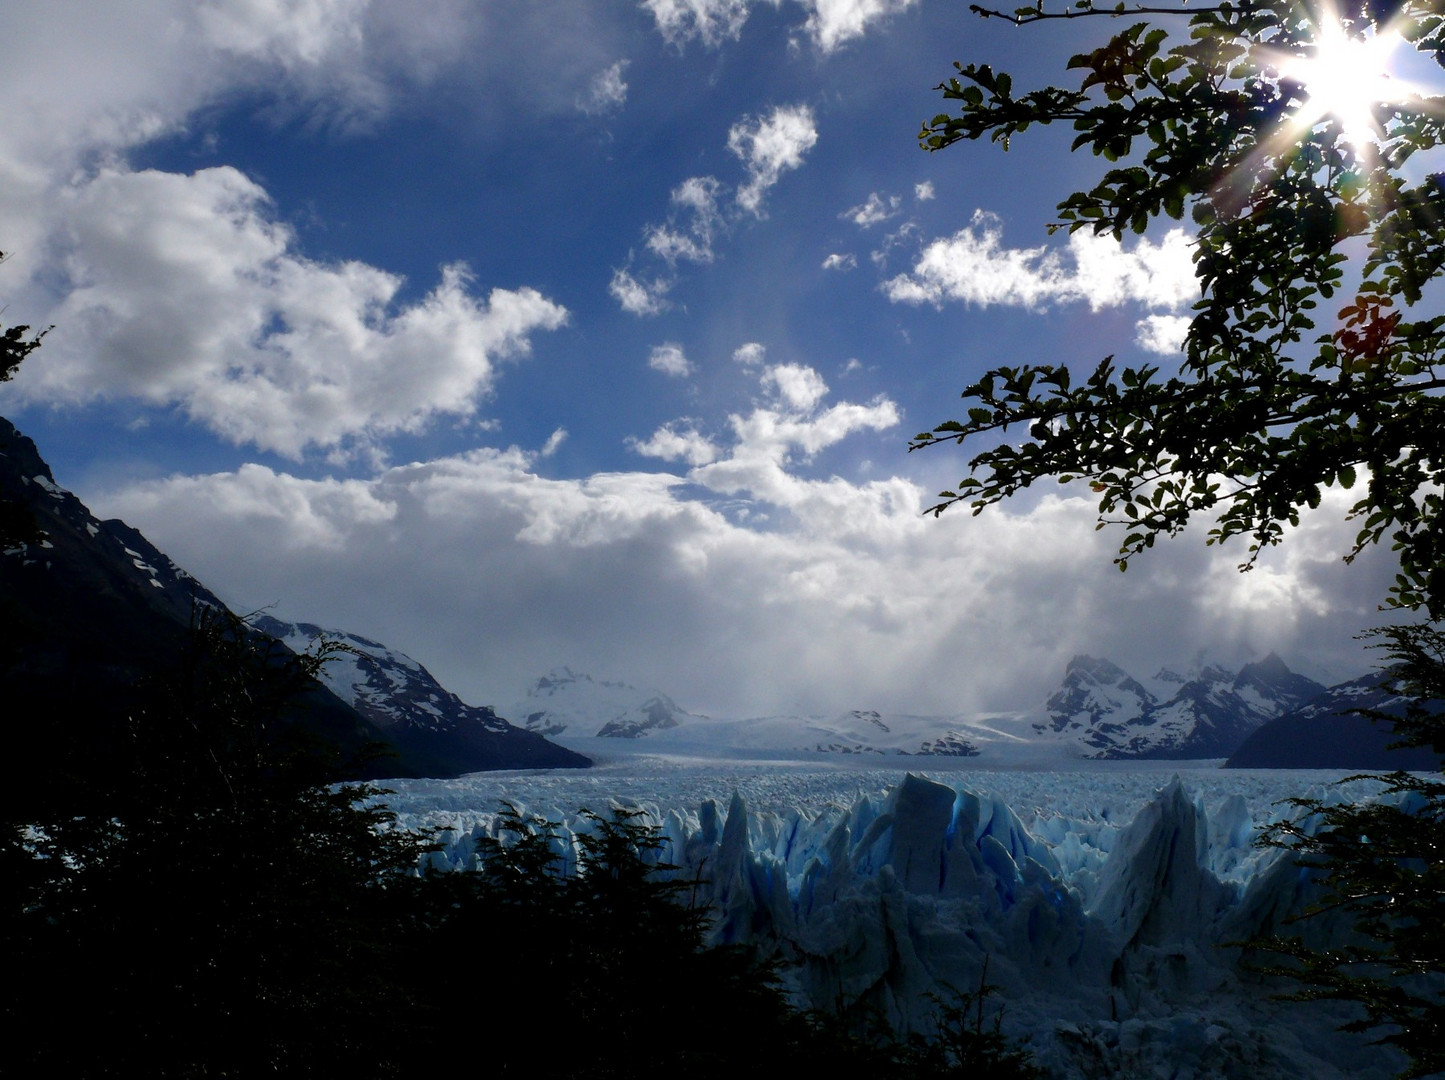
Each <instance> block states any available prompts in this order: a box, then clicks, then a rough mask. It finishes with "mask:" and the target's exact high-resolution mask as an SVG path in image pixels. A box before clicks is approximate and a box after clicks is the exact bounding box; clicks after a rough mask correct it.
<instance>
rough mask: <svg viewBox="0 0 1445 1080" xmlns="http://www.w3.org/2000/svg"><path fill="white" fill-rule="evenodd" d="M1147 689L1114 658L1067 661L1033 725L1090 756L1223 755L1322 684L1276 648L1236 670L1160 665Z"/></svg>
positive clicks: (1216, 666)
mask: <svg viewBox="0 0 1445 1080" xmlns="http://www.w3.org/2000/svg"><path fill="white" fill-rule="evenodd" d="M1154 683H1155V686H1156V688H1158V689H1159V690H1160V692H1161V694H1168V695H1169V696H1168V697H1167V699H1161V698H1160V697H1159V696H1156V695H1154V694H1151V693H1150V692H1149V691H1148V690H1146V689H1145V688H1144V687H1143V685H1141V684H1140V683H1139V682H1138V681H1136V680H1135V679H1133V678H1132V677H1131V676H1129V675H1128V674H1127V673H1126V672H1125V671H1124V670H1123V669H1122V668H1120V667H1119V666H1118V665H1117V664H1114V663H1113V662H1112V661H1109V660H1104V659H1099V658H1095V657H1091V656H1087V655H1082V654H1081V655H1078V656H1075V657H1074V658H1073V659H1072V660H1070V661H1069V664H1068V666H1067V668H1066V669H1065V672H1064V679H1063V681H1062V682H1061V683H1060V686H1059V689H1058V690H1056V691H1055V692H1054V693H1053V694H1052V695H1051V696H1050V697H1049V699H1048V700H1047V701H1046V702H1045V706H1044V707H1045V709H1046V710H1047V712H1048V721H1047V722H1043V723H1036V724H1035V725H1034V727H1035V729H1036V730H1037V731H1040V732H1049V731H1052V732H1053V733H1054V734H1058V735H1063V736H1065V737H1067V738H1072V739H1074V740H1076V741H1077V742H1078V744H1079V746H1080V748H1081V749H1082V750H1083V752H1084V754H1085V756H1087V757H1098V758H1168V757H1178V758H1201V757H1225V756H1227V755H1228V754H1230V753H1231V752H1232V751H1233V750H1234V749H1235V748H1236V747H1237V746H1239V744H1240V743H1241V742H1242V741H1243V740H1244V739H1245V737H1246V736H1248V735H1249V734H1250V732H1252V731H1254V730H1255V729H1256V728H1258V727H1259V726H1260V725H1261V724H1263V723H1265V722H1267V721H1269V720H1271V719H1273V718H1274V717H1276V716H1280V715H1282V714H1284V713H1286V712H1289V711H1291V710H1292V709H1296V708H1298V707H1299V706H1300V705H1302V704H1303V703H1304V702H1306V701H1308V700H1309V699H1310V698H1312V697H1313V696H1314V695H1316V694H1318V693H1320V692H1321V691H1322V690H1323V689H1324V688H1323V687H1322V686H1320V685H1319V684H1318V683H1316V682H1314V681H1312V680H1310V679H1307V678H1305V677H1304V676H1303V675H1297V674H1295V673H1294V672H1292V671H1290V669H1289V667H1288V666H1287V665H1286V664H1285V662H1284V661H1283V660H1282V659H1280V657H1279V656H1278V655H1277V654H1275V653H1270V654H1269V655H1268V656H1266V657H1265V658H1264V659H1263V660H1259V661H1255V662H1253V663H1249V664H1246V665H1244V667H1242V668H1241V669H1240V670H1239V671H1238V672H1235V671H1231V670H1229V669H1228V668H1227V667H1225V666H1224V665H1222V664H1219V663H1210V664H1206V665H1204V666H1202V667H1200V668H1198V669H1197V670H1196V671H1195V672H1194V673H1193V674H1192V675H1189V676H1184V675H1180V674H1179V673H1178V672H1177V671H1175V670H1174V669H1171V668H1163V669H1161V670H1160V672H1159V674H1158V675H1157V676H1156V677H1155V679H1154Z"/></svg>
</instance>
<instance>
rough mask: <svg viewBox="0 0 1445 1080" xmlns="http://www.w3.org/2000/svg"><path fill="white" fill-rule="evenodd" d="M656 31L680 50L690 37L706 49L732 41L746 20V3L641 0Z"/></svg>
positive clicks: (735, 0)
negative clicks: (697, 40)
mask: <svg viewBox="0 0 1445 1080" xmlns="http://www.w3.org/2000/svg"><path fill="white" fill-rule="evenodd" d="M642 6H643V7H644V8H646V9H647V10H648V11H650V12H652V17H653V19H655V20H656V22H657V29H658V32H659V33H661V34H662V36H663V38H664V39H665V40H666V41H667V43H668V44H669V45H674V46H678V47H681V46H682V45H684V44H685V43H687V42H688V41H691V40H692V39H694V38H700V39H702V43H703V44H704V45H706V46H708V47H709V48H712V47H715V46H717V45H720V44H722V43H723V42H724V41H729V40H732V41H736V40H737V38H738V35H739V34H741V33H742V29H743V23H745V22H747V18H748V0H642Z"/></svg>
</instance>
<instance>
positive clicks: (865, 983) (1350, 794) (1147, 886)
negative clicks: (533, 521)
mask: <svg viewBox="0 0 1445 1080" xmlns="http://www.w3.org/2000/svg"><path fill="white" fill-rule="evenodd" d="M948 764H950V765H952V766H953V767H951V768H950V767H944V763H940V768H938V769H933V768H932V767H930V770H929V772H928V773H926V774H920V773H903V772H899V771H896V770H885V769H876V768H875V769H868V768H863V767H853V768H848V767H841V766H840V767H832V768H819V767H817V765H816V764H814V765H813V766H812V767H811V768H800V767H798V765H797V764H796V763H793V764H791V765H790V764H785V763H772V764H767V763H756V762H755V763H745V762H733V763H718V762H710V763H705V764H689V763H688V762H687V761H685V760H682V759H670V758H666V757H662V756H659V757H656V758H651V759H649V758H645V757H640V756H639V757H631V758H627V759H624V760H623V761H622V762H620V763H618V764H615V765H614V766H612V767H610V768H609V767H607V766H605V765H604V766H603V767H601V768H599V769H597V770H591V771H589V772H587V773H570V774H564V773H534V774H522V773H493V774H478V775H474V776H470V777H463V778H460V779H458V780H453V781H399V782H398V783H397V784H396V785H395V787H396V790H395V792H394V794H393V795H391V796H390V797H389V798H388V801H389V802H390V804H391V805H392V807H393V808H394V809H395V810H396V811H397V812H398V814H399V816H400V817H399V820H400V821H401V823H402V824H403V825H406V826H412V827H418V828H420V827H440V828H441V829H443V830H444V832H443V834H442V840H443V846H442V849H441V850H439V851H437V852H435V853H433V854H432V855H431V856H429V857H430V858H431V859H432V860H433V861H434V862H435V863H436V864H437V865H438V867H450V868H455V869H466V868H469V867H473V866H475V858H476V856H475V841H476V839H477V838H478V837H480V836H484V835H495V829H496V809H497V807H498V806H499V805H501V803H502V802H503V801H509V802H511V803H513V804H515V805H517V806H518V808H519V809H521V810H523V811H524V812H528V813H535V814H538V815H541V816H543V817H545V818H547V819H549V820H552V821H560V822H562V826H561V838H562V843H561V847H562V849H563V850H564V851H567V852H570V851H572V850H573V845H574V844H575V841H576V838H577V836H579V835H581V834H582V832H583V831H584V830H586V829H587V828H588V827H589V825H588V822H587V819H586V818H585V817H583V816H581V815H580V814H579V812H578V811H579V810H580V808H582V807H588V808H590V809H592V810H596V811H605V809H606V808H607V807H608V806H617V807H627V808H636V809H640V810H641V811H642V813H643V815H644V817H643V819H642V820H645V821H647V822H650V823H651V824H653V825H656V826H657V827H658V828H659V829H660V831H661V834H662V836H663V837H664V838H665V845H664V848H663V850H662V851H661V852H660V853H659V857H660V859H661V860H662V861H663V862H666V863H671V864H673V865H674V866H676V867H677V869H676V870H675V871H674V872H675V873H677V874H680V875H683V876H685V877H686V878H687V879H688V880H689V881H696V882H700V884H699V885H698V887H697V889H696V891H695V895H696V898H697V900H698V902H702V901H706V902H707V903H708V904H710V906H711V908H712V910H713V912H714V923H713V936H714V938H715V940H716V941H718V942H720V943H723V942H734V943H749V944H751V945H753V946H754V947H756V948H758V949H760V950H761V951H763V952H764V953H765V954H767V955H771V956H775V957H777V958H778V959H779V960H780V961H781V962H782V964H783V971H784V977H785V980H786V983H787V985H788V987H789V989H790V991H791V993H792V994H793V995H794V997H795V999H796V1000H797V1002H798V1003H799V1004H801V1005H805V1006H813V1007H819V1008H826V1009H833V1008H837V1007H839V1006H841V1007H843V1008H844V1009H845V1010H847V1011H849V1012H850V1013H851V1014H853V1015H856V1016H858V1017H859V1018H860V1019H861V1018H863V1017H865V1016H875V1017H883V1018H886V1019H887V1020H888V1021H889V1022H890V1023H892V1024H894V1025H896V1026H897V1027H898V1028H899V1029H901V1030H919V1031H932V1030H933V1029H932V1023H933V1018H934V1015H935V1010H936V1003H935V1001H934V997H933V995H941V996H943V997H945V998H946V997H947V995H948V994H949V993H950V992H951V991H952V990H953V989H958V990H972V989H976V988H977V987H978V985H979V983H980V979H981V978H983V977H984V973H985V970H986V972H987V980H988V982H989V984H991V985H993V986H995V987H996V988H997V992H996V995H995V996H994V997H992V998H991V999H990V1000H991V1001H992V1002H995V1003H997V1004H998V1005H1001V1007H1002V1014H1001V1015H1002V1025H1003V1030H1004V1031H1005V1033H1007V1034H1009V1035H1011V1036H1014V1037H1016V1038H1018V1039H1021V1040H1023V1041H1024V1042H1026V1043H1027V1045H1028V1047H1029V1048H1030V1049H1031V1050H1032V1051H1033V1053H1034V1054H1035V1056H1036V1058H1037V1059H1038V1061H1039V1063H1040V1064H1041V1065H1042V1066H1044V1067H1045V1068H1046V1070H1048V1072H1049V1074H1050V1075H1055V1076H1060V1077H1091V1078H1092V1077H1106V1076H1107V1077H1115V1076H1128V1077H1131V1078H1132V1077H1156V1076H1157V1077H1199V1078H1203V1077H1215V1076H1248V1077H1251V1078H1259V1080H1271V1078H1276V1077H1280V1078H1282V1077H1300V1078H1305V1077H1309V1078H1314V1080H1329V1078H1335V1077H1338V1078H1344V1077H1351V1078H1360V1077H1381V1078H1384V1077H1388V1076H1391V1075H1392V1074H1393V1073H1394V1072H1395V1071H1396V1070H1397V1069H1398V1068H1399V1067H1400V1065H1401V1062H1400V1061H1397V1060H1395V1059H1394V1058H1393V1057H1391V1056H1390V1055H1389V1054H1388V1053H1387V1052H1385V1051H1383V1050H1381V1049H1380V1048H1379V1047H1372V1046H1369V1045H1367V1044H1366V1042H1365V1040H1364V1039H1363V1038H1361V1037H1359V1036H1353V1035H1348V1034H1344V1033H1341V1032H1339V1031H1337V1030H1336V1029H1337V1028H1338V1026H1339V1025H1340V1024H1342V1023H1344V1022H1346V1021H1347V1020H1349V1019H1350V1018H1351V1015H1352V1014H1351V1013H1350V1012H1349V1011H1347V1009H1346V1008H1345V1007H1343V1006H1338V1005H1336V1004H1332V1003H1319V1002H1314V1003H1309V1004H1299V1003H1293V1002H1285V1001H1279V1000H1276V999H1275V996H1274V995H1276V994H1278V993H1281V992H1284V991H1287V990H1288V989H1290V987H1289V986H1288V985H1283V984H1281V983H1278V982H1275V981H1271V980H1268V979H1266V978H1265V977H1263V976H1260V975H1258V974H1256V973H1255V972H1253V971H1252V970H1251V969H1250V967H1249V965H1248V963H1247V960H1246V958H1245V957H1244V956H1243V950H1242V949H1241V948H1240V947H1239V946H1238V945H1237V944H1236V943H1238V942H1240V941H1243V940H1245V939H1248V938H1250V937H1251V936H1253V935H1255V934H1262V933H1269V932H1272V931H1274V930H1277V929H1284V930H1285V931H1286V932H1290V931H1293V930H1298V929H1301V927H1284V926H1283V923H1284V920H1285V919H1286V918H1288V916H1289V914H1290V913H1291V912H1295V911H1298V910H1299V908H1300V907H1301V905H1302V904H1303V903H1305V902H1306V901H1307V900H1308V899H1309V897H1310V895H1311V889H1312V884H1311V881H1310V880H1309V878H1308V877H1307V876H1306V875H1304V874H1302V873H1301V871H1300V870H1299V869H1298V868H1297V867H1295V866H1294V865H1293V864H1291V863H1290V862H1289V861H1288V859H1287V858H1286V857H1285V856H1284V855H1282V853H1280V852H1279V851H1275V850H1268V849H1261V848H1257V847H1255V846H1254V845H1253V840H1254V837H1255V835H1256V833H1257V830H1258V828H1259V826H1261V825H1263V824H1264V823H1265V822H1267V821H1269V820H1271V819H1272V818H1274V817H1276V816H1277V815H1278V814H1279V813H1280V812H1281V809H1280V807H1279V806H1278V805H1276V804H1277V802H1278V800H1279V799H1282V798H1285V797H1287V796H1291V795H1305V794H1313V795H1316V796H1321V797H1324V798H1339V799H1360V798H1368V797H1370V796H1371V795H1372V793H1373V790H1374V789H1373V787H1372V786H1371V785H1370V783H1369V782H1368V781H1354V782H1351V783H1350V784H1344V785H1336V784H1334V781H1337V780H1339V779H1340V774H1338V773H1334V774H1327V773H1307V772H1299V773H1268V774H1262V773H1250V772H1233V771H1223V770H1215V769H1196V770H1189V769H1184V770H1182V771H1181V773H1179V774H1174V773H1172V772H1160V771H1158V770H1149V769H1145V768H1142V767H1140V766H1138V765H1132V766H1126V767H1122V768H1121V767H1118V766H1114V767H1108V766H1103V765H1098V766H1094V767H1091V768H1086V769H1083V770H1081V771H1075V772H1028V771H992V772H990V771H981V770H968V769H967V768H966V762H965V761H954V762H952V763H948ZM1302 929H1303V932H1304V933H1305V934H1306V936H1307V939H1308V940H1311V941H1314V942H1316V943H1319V944H1325V943H1330V944H1335V943H1338V942H1339V941H1342V940H1344V939H1345V936H1346V935H1347V933H1348V930H1347V928H1346V927H1344V926H1342V925H1340V924H1339V923H1330V922H1328V921H1320V920H1311V921H1308V922H1306V923H1305V924H1302Z"/></svg>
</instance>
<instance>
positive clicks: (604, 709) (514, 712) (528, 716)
mask: <svg viewBox="0 0 1445 1080" xmlns="http://www.w3.org/2000/svg"><path fill="white" fill-rule="evenodd" d="M508 715H510V716H513V717H515V718H516V720H517V722H518V723H519V724H521V725H522V726H523V727H525V728H526V729H527V730H528V731H535V732H537V733H539V734H542V735H549V736H554V735H561V734H563V733H564V732H566V733H569V734H570V736H571V737H572V738H574V739H575V738H579V737H581V738H585V737H587V736H597V737H599V738H605V739H636V738H639V737H641V736H643V735H650V734H652V733H654V732H658V731H667V730H668V729H669V728H675V727H677V726H678V725H679V724H683V723H686V722H687V721H689V720H698V719H704V718H703V717H698V716H695V715H694V714H692V713H690V712H688V711H687V710H686V709H684V708H682V707H681V706H680V705H678V704H677V702H675V701H673V700H672V698H670V697H668V696H667V695H666V694H663V693H660V692H658V691H655V690H654V691H642V690H639V689H637V687H635V686H630V685H628V684H627V683H624V682H612V681H609V680H606V679H594V678H593V677H592V676H591V675H586V674H579V673H577V672H575V671H573V670H572V669H571V668H567V667H561V668H554V669H553V670H552V671H551V672H549V673H548V674H546V675H544V676H542V677H541V678H540V679H538V680H537V681H536V682H535V683H533V684H532V687H531V689H530V690H528V691H527V696H526V697H525V698H524V699H523V700H521V701H519V702H518V703H517V704H515V705H513V706H512V707H511V708H510V709H508Z"/></svg>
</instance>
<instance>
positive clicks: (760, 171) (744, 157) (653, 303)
mask: <svg viewBox="0 0 1445 1080" xmlns="http://www.w3.org/2000/svg"><path fill="white" fill-rule="evenodd" d="M817 141H818V133H817V130H816V129H815V128H814V126H813V113H812V110H810V109H809V108H808V107H807V106H806V105H796V106H791V107H786V106H785V107H779V108H777V109H774V110H773V112H772V113H771V114H769V115H768V116H767V117H765V118H757V117H751V116H745V117H743V118H742V119H741V120H739V121H738V122H737V123H735V124H733V126H732V127H731V128H730V129H729V131H728V149H729V150H731V151H732V152H733V153H734V154H735V155H737V157H738V158H739V159H740V160H741V161H742V163H743V166H744V168H745V170H746V172H747V181H746V182H745V183H744V184H743V186H742V187H740V188H738V189H737V191H736V192H735V195H734V199H733V204H732V206H731V207H728V208H726V209H725V208H724V207H722V206H720V205H719V204H720V200H721V198H722V195H723V192H724V185H723V184H722V182H721V181H719V180H718V179H717V178H716V177H714V176H692V177H689V178H688V179H686V180H684V181H683V182H682V183H681V184H679V185H678V186H677V187H676V188H674V189H673V191H672V195H671V198H670V200H669V202H670V205H669V209H668V216H667V221H666V222H664V223H663V224H660V225H649V226H647V227H646V228H645V229H643V244H644V247H645V248H646V250H647V252H648V254H649V255H651V256H652V257H653V258H654V259H657V260H660V261H661V262H662V263H664V264H665V266H664V267H661V268H659V270H660V272H659V273H657V274H656V275H654V276H653V278H652V280H651V281H644V280H642V279H640V278H638V277H635V276H633V273H632V271H631V269H630V267H624V268H623V269H620V270H617V271H615V272H614V273H613V275H612V282H611V284H610V285H609V286H608V291H609V292H610V293H611V294H612V296H613V297H614V298H615V299H616V300H617V302H618V303H619V304H621V305H622V308H623V310H624V311H629V312H632V313H633V314H634V315H656V314H658V313H660V312H662V311H665V310H666V309H667V307H668V306H669V305H668V302H667V300H666V299H665V296H666V294H667V292H668V291H669V290H671V289H672V287H673V286H674V285H676V284H677V282H678V280H679V276H678V273H677V265H678V263H680V262H690V263H700V264H706V263H710V262H712V261H713V258H714V249H713V245H714V241H715V240H716V239H717V237H718V236H719V235H722V234H724V233H725V232H726V231H727V230H729V229H730V228H731V227H732V226H734V225H735V224H736V223H737V222H738V221H739V220H740V219H741V218H742V217H745V216H747V215H749V214H750V215H752V216H753V217H758V218H761V217H763V216H764V214H763V198H764V196H765V195H766V194H767V192H768V191H769V189H771V188H772V187H773V185H774V184H776V183H777V182H778V180H779V178H780V177H781V176H782V174H783V173H784V172H787V171H789V170H791V169H796V168H798V167H800V166H801V165H802V163H803V155H804V154H806V153H807V151H808V150H809V149H810V148H811V147H812V146H813V144H814V143H816V142H817ZM629 261H630V260H629Z"/></svg>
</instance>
